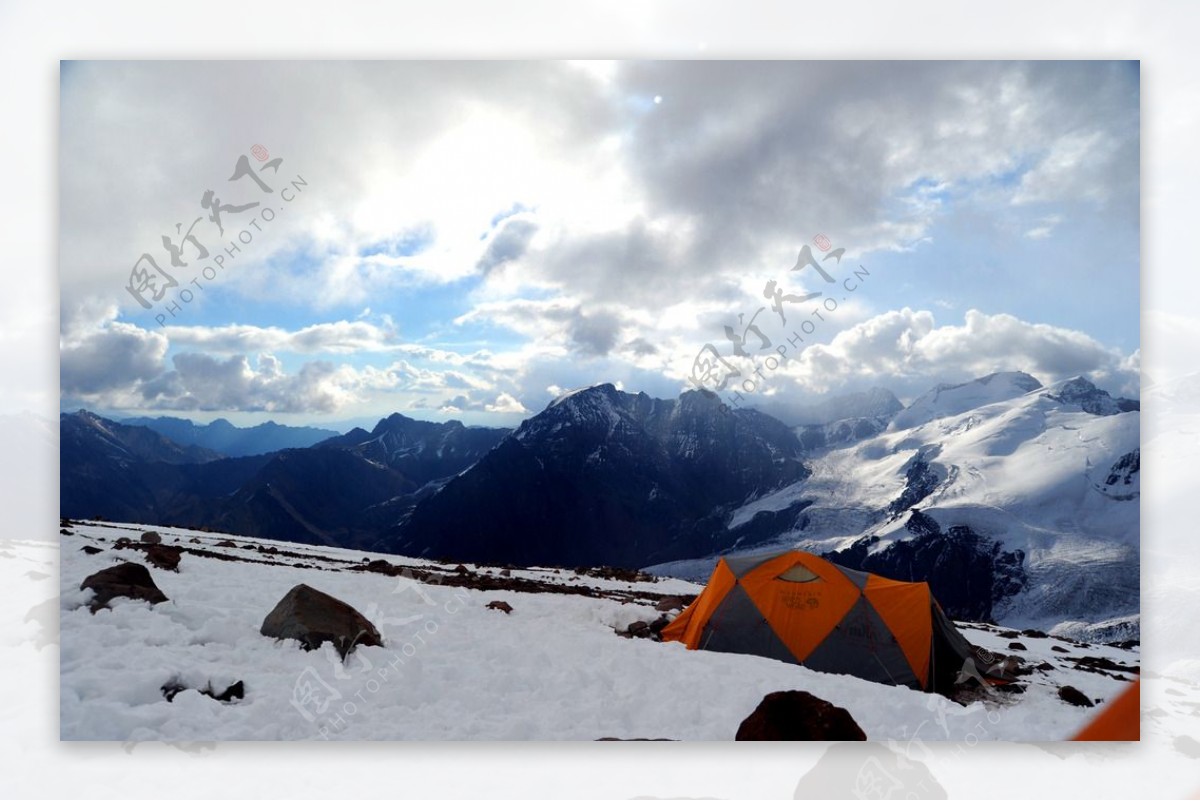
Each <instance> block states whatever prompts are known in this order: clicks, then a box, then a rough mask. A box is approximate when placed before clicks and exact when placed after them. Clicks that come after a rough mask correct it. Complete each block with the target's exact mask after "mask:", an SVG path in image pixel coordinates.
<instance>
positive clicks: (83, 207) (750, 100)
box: [60, 62, 1140, 425]
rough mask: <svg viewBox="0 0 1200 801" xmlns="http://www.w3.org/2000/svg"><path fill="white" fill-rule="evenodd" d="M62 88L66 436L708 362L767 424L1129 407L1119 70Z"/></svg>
mask: <svg viewBox="0 0 1200 801" xmlns="http://www.w3.org/2000/svg"><path fill="white" fill-rule="evenodd" d="M61 89H62V115H61V126H62V129H61V191H60V202H61V226H60V231H61V241H60V260H61V261H60V264H61V291H62V313H61V358H62V366H61V392H62V405H63V408H64V409H74V408H77V407H79V406H81V405H82V406H87V407H88V408H93V409H96V410H100V411H102V412H105V413H111V414H176V415H180V416H189V417H192V418H194V419H197V420H209V419H212V418H215V417H227V418H229V419H231V420H234V421H235V422H239V423H253V422H258V421H261V420H265V419H275V420H279V421H281V422H288V423H315V424H322V425H330V424H334V423H337V422H339V421H344V420H350V419H356V420H357V419H372V418H378V417H381V416H383V415H385V414H388V413H391V412H394V411H400V412H402V413H405V414H409V415H411V416H415V417H421V418H424V419H431V420H445V419H451V418H458V419H463V420H465V421H467V422H469V423H487V424H501V425H514V424H515V423H517V422H518V421H519V420H520V419H522V418H523V417H525V416H528V415H529V414H531V413H536V412H537V411H540V410H541V409H542V408H544V407H545V405H546V404H547V402H549V401H550V400H551V399H553V398H554V397H555V396H556V395H557V394H559V393H561V392H562V391H564V390H567V389H571V388H574V387H578V386H583V385H588V384H594V383H599V382H605V381H610V382H613V383H616V384H618V385H619V386H621V387H623V388H624V389H626V390H630V391H645V392H647V393H649V394H651V395H654V396H657V397H673V396H675V395H677V394H678V393H679V392H680V391H682V390H684V389H686V388H688V387H689V386H690V383H689V377H691V378H696V377H697V376H698V375H699V376H701V377H707V378H710V379H711V378H712V377H713V375H714V374H711V373H705V374H700V373H697V372H696V369H695V366H696V359H697V355H698V354H699V353H700V352H701V349H702V348H704V347H705V346H706V345H712V347H713V350H714V351H715V352H716V353H717V354H718V355H719V356H720V357H721V360H722V361H720V362H713V363H714V364H717V365H718V367H719V369H720V370H724V371H725V372H728V371H731V370H740V372H741V373H742V376H741V377H739V378H736V379H733V380H731V381H729V382H728V383H727V385H726V387H725V389H724V391H722V393H721V394H723V395H725V396H727V397H728V396H730V395H731V394H732V392H733V390H734V389H735V388H737V387H739V386H740V385H741V383H740V382H741V380H742V379H744V378H745V377H746V376H750V375H752V374H753V372H754V370H755V368H756V367H757V368H759V369H760V370H761V371H762V373H761V374H762V375H764V376H766V379H765V380H757V381H756V382H755V385H754V390H753V391H751V392H743V396H744V398H745V401H744V403H745V404H746V405H752V404H754V403H758V402H766V403H769V404H770V405H771V406H772V408H780V407H786V406H787V405H789V404H793V403H794V404H801V403H805V402H809V401H812V400H816V399H820V398H821V397H824V395H825V393H830V392H833V393H837V392H842V391H847V390H855V389H863V388H866V387H870V386H883V387H887V388H889V389H892V390H893V391H894V392H896V393H897V394H898V395H900V396H901V397H902V398H905V399H907V398H911V397H913V396H915V395H916V394H919V393H920V392H923V391H925V390H926V389H928V388H929V387H930V386H932V385H933V384H935V383H938V382H946V381H962V380H967V379H969V378H972V377H976V376H979V375H983V374H986V373H989V372H993V371H996V370H1017V369H1019V370H1025V371H1026V372H1029V373H1032V374H1033V375H1035V376H1036V377H1037V378H1039V379H1040V380H1042V381H1043V382H1045V383H1049V382H1051V381H1055V380H1060V379H1063V378H1068V377H1072V376H1075V375H1080V374H1082V375H1087V376H1089V377H1091V378H1092V379H1093V380H1095V381H1096V382H1097V383H1098V384H1100V385H1101V386H1103V387H1104V388H1106V389H1109V390H1110V391H1113V392H1115V393H1116V392H1119V393H1122V394H1126V395H1134V396H1136V395H1137V393H1138V391H1139V385H1138V372H1139V363H1140V357H1139V339H1138V331H1139V315H1138V306H1139V297H1138V291H1139V290H1138V288H1139V255H1138V242H1139V230H1138V208H1139V188H1138V183H1139V161H1138V153H1139V74H1138V66H1137V64H1136V63H1135V62H1049V63H1025V62H965V63H958V62H936V63H920V62H902V63H896V62H863V63H856V62H623V63H596V62H588V63H555V62H535V63H522V62H504V63H485V62H469V63H456V62H434V63H422V62H399V63H337V62H313V63H279V62H275V63H264V62H255V63H236V62H215V63H205V62H189V63H177V64H176V63H121V62H75V63H65V64H64V65H63V67H62V87H61ZM255 145H258V146H260V147H259V148H255V147H254V146H255ZM239 163H240V164H241V165H242V166H241V168H240V169H239V166H238V165H239ZM231 177H232V180H230V179H231ZM209 190H211V191H212V194H211V195H209V196H208V197H209V200H208V202H207V206H208V207H206V203H205V201H204V198H205V196H206V194H207V193H208V192H209ZM266 190H270V191H269V192H268V191H266ZM252 204H256V205H252ZM214 206H216V207H219V208H220V214H219V215H217V216H218V217H219V220H220V225H221V226H222V228H223V231H222V230H220V229H219V228H218V225H217V223H216V222H215V221H213V220H212V219H211V217H212V216H213V212H212V207H214ZM197 219H198V220H199V221H198V222H196V221H197ZM177 224H178V225H179V228H178V229H177V227H176V226H177ZM189 229H190V230H191V232H192V234H193V237H194V239H193V240H185V239H184V234H186V233H187V231H188V230H189ZM164 236H166V237H168V241H169V243H170V244H171V245H172V246H175V247H178V248H179V253H178V256H177V258H178V260H179V261H180V262H181V263H182V264H181V265H179V266H176V265H173V264H172V254H171V252H169V250H168V249H166V248H165V247H164V244H163V242H164ZM239 236H240V237H241V239H240V240H239ZM821 236H823V237H824V239H820V244H818V239H816V238H818V237H821ZM826 240H827V241H828V245H827V247H828V248H829V250H828V252H826V251H824V250H822V249H821V245H825V243H826ZM197 243H198V244H199V245H200V246H201V247H202V248H203V249H204V251H206V252H207V254H208V255H207V257H202V251H201V250H199V249H197V247H196V244H197ZM234 245H237V246H238V247H239V248H240V250H233V251H232V253H227V252H226V249H227V248H228V249H232V248H233V247H234ZM805 245H808V246H809V249H810V251H811V253H812V254H813V255H814V257H815V259H818V260H821V259H824V260H823V261H818V264H819V265H820V266H821V268H822V269H824V270H825V271H826V273H828V275H829V276H830V277H831V278H833V279H835V280H834V283H832V284H831V283H827V282H826V280H825V278H824V277H823V276H822V275H821V273H820V271H819V270H817V269H816V268H814V267H812V266H807V267H804V268H803V269H800V270H793V269H792V267H793V265H796V264H797V257H798V255H799V253H800V251H801V248H802V247H804V246H805ZM843 248H844V253H842V254H841V256H840V260H839V259H838V257H837V256H836V255H834V256H832V257H831V256H830V254H835V253H836V252H837V250H839V249H843ZM144 253H145V254H149V255H150V257H151V258H153V259H154V264H156V265H157V267H158V268H159V269H158V270H156V269H154V267H153V266H152V265H151V264H150V262H149V261H148V260H145V259H141V257H142V254H144ZM222 257H223V260H222ZM219 260H220V261H221V262H222V263H220V264H218V261H219ZM135 267H136V268H137V269H138V270H140V271H142V272H143V273H145V274H147V275H149V274H153V275H155V276H156V280H157V282H158V284H157V286H158V287H159V288H161V289H165V292H163V294H162V295H161V297H160V298H158V299H156V298H155V297H154V295H153V291H154V288H153V287H138V286H135V289H142V290H143V291H141V293H140V294H141V295H142V298H143V300H145V301H146V302H147V303H149V304H150V308H144V307H143V305H142V304H141V303H140V302H139V301H138V300H137V299H135V297H134V293H133V292H131V291H130V289H129V285H130V283H131V270H133V269H134V268H135ZM860 268H861V269H860ZM159 270H161V272H159ZM856 271H859V272H860V274H859V275H858V276H857V277H855V276H854V274H855V272H856ZM210 274H211V275H210ZM164 275H166V276H170V279H167V278H165V277H164ZM169 280H174V281H176V282H177V285H176V286H174V287H168V286H167V284H168V282H169ZM193 281H194V282H195V283H193ZM769 281H774V282H775V284H774V285H773V289H777V290H779V293H780V294H781V295H782V296H783V297H784V300H783V301H782V305H781V310H776V309H775V308H773V307H772V306H773V304H772V300H771V299H769V298H768V297H767V294H770V289H769V288H768V282H769ZM133 283H134V284H135V285H136V284H138V283H140V282H139V281H133ZM851 286H852V287H853V288H854V291H853V292H851V291H850V289H849V287H851ZM184 290H187V291H188V295H182V294H181V293H183V291H184ZM818 292H820V293H822V294H821V295H820V296H817V297H813V298H810V299H808V300H805V301H800V300H794V301H793V300H787V298H789V297H790V298H797V299H798V298H802V297H804V296H807V295H813V294H814V293H818ZM188 296H190V297H191V300H190V302H187V301H186V300H185V298H186V297H188ZM828 302H833V303H836V307H837V308H836V310H834V311H828V306H825V307H824V308H822V307H821V305H820V304H823V303H828ZM172 303H174V304H177V306H178V308H176V309H174V314H172V313H171V311H170V310H169V308H170V307H171V304H172ZM760 309H761V311H760ZM814 309H818V310H820V311H821V314H822V318H823V319H822V318H817V317H814V316H812V311H813V310H814ZM781 311H782V313H781ZM739 315H741V320H740V321H739ZM756 315H757V316H756ZM784 317H786V318H787V323H784V321H783V318H784ZM752 320H753V321H754V324H755V325H756V326H757V329H758V331H759V332H761V334H762V338H760V337H759V336H758V335H756V334H755V333H754V332H753V331H747V329H746V326H747V324H749V323H750V322H751V321H752ZM806 320H807V321H812V322H813V323H814V324H813V330H812V333H811V334H807V333H806V334H805V341H804V342H803V343H801V344H800V345H797V344H792V345H788V344H787V343H788V341H789V339H793V338H794V337H795V334H794V333H793V332H800V331H801V328H800V326H801V324H802V322H803V321H806ZM160 322H161V323H164V324H160ZM726 326H729V327H730V328H731V329H732V330H734V331H735V333H736V334H737V335H738V336H743V335H744V338H745V342H744V350H745V351H746V354H747V355H746V356H745V357H738V356H735V355H734V353H733V346H734V344H735V343H733V342H731V341H730V339H729V338H728V337H727V335H726V332H725V327H726ZM763 339H766V340H769V341H770V343H771V345H770V347H766V346H764V345H763ZM793 343H794V339H793ZM781 346H785V350H786V353H787V355H788V356H789V358H788V359H787V360H786V361H784V362H782V364H781V365H779V366H777V367H775V368H771V369H767V365H768V362H766V361H765V359H766V356H767V355H768V354H774V353H776V351H777V349H778V348H779V347H781ZM710 352H711V351H710Z"/></svg>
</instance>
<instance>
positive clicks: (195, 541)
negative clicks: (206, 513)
mask: <svg viewBox="0 0 1200 801" xmlns="http://www.w3.org/2000/svg"><path fill="white" fill-rule="evenodd" d="M188 542H190V543H192V544H193V545H199V544H200V538H199V537H192V538H191V539H190V540H188Z"/></svg>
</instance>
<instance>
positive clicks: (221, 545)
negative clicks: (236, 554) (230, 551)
mask: <svg viewBox="0 0 1200 801" xmlns="http://www.w3.org/2000/svg"><path fill="white" fill-rule="evenodd" d="M217 547H218V548H236V547H237V543H236V542H234V541H233V540H221V541H220V542H218V543H217Z"/></svg>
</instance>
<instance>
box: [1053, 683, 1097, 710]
mask: <svg viewBox="0 0 1200 801" xmlns="http://www.w3.org/2000/svg"><path fill="white" fill-rule="evenodd" d="M1058 697H1059V698H1061V699H1062V700H1064V701H1066V702H1067V703H1068V704H1073V705H1075V706H1095V704H1093V703H1092V699H1090V698H1088V697H1087V696H1086V695H1084V694H1083V693H1081V692H1080V691H1079V690H1076V689H1075V688H1074V687H1072V686H1071V685H1069V684H1064V685H1063V686H1061V687H1059V688H1058Z"/></svg>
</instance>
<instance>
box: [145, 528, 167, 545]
mask: <svg viewBox="0 0 1200 801" xmlns="http://www.w3.org/2000/svg"><path fill="white" fill-rule="evenodd" d="M142 542H144V543H146V544H147V545H158V544H159V543H160V542H162V536H161V535H160V534H159V533H158V532H157V531H146V532H143V533H142Z"/></svg>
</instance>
